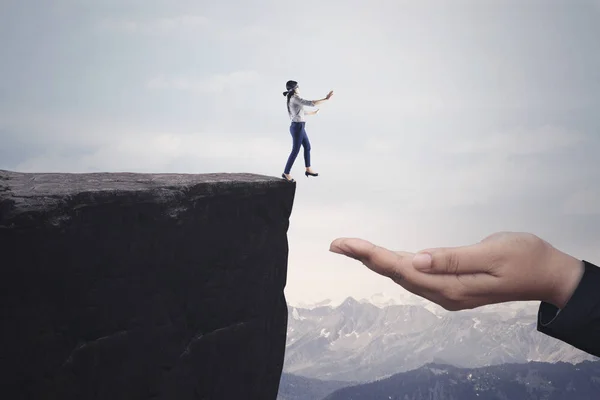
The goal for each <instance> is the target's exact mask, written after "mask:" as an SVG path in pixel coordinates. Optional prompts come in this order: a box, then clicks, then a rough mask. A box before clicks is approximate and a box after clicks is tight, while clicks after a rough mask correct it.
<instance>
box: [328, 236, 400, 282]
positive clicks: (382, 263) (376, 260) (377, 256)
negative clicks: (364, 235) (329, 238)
mask: <svg viewBox="0 0 600 400" xmlns="http://www.w3.org/2000/svg"><path fill="white" fill-rule="evenodd" d="M330 251H332V252H334V253H338V254H343V255H345V256H348V257H351V258H353V259H355V260H358V261H360V262H362V263H363V264H365V265H366V266H367V267H368V268H369V269H371V270H372V271H374V272H376V273H378V274H380V275H383V276H386V277H388V278H391V279H393V280H394V281H397V280H401V279H402V267H401V266H400V265H399V264H400V262H401V261H402V260H403V259H405V260H406V258H403V257H402V256H401V255H399V254H396V253H394V252H393V251H390V250H387V249H385V248H383V247H379V246H377V245H375V244H373V243H371V242H368V241H366V240H363V239H355V238H341V239H336V240H334V241H333V242H332V243H331V246H330ZM408 260H409V261H408V263H407V262H406V261H405V265H407V266H410V258H409V259H408Z"/></svg>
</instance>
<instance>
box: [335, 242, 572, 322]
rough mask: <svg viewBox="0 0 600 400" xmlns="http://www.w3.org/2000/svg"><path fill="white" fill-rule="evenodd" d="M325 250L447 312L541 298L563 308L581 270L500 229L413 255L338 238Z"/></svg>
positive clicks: (547, 248)
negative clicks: (471, 241) (474, 239)
mask: <svg viewBox="0 0 600 400" xmlns="http://www.w3.org/2000/svg"><path fill="white" fill-rule="evenodd" d="M330 251H332V252H334V253H339V254H343V255H346V256H348V257H352V258H354V259H356V260H359V261H361V262H362V263H363V264H365V265H366V266H367V267H368V268H370V269H371V270H373V271H375V272H377V273H378V274H381V275H383V276H387V277H389V278H391V279H392V280H393V281H394V282H396V283H397V284H398V285H400V286H402V287H403V288H405V289H406V290H408V291H410V292H412V293H414V294H416V295H418V296H421V297H424V298H426V299H428V300H431V301H433V302H434V303H436V304H439V305H440V306H442V307H444V308H445V309H447V310H451V311H457V310H462V309H471V308H475V307H480V306H484V305H487V304H494V303H503V302H508V301H520V300H521V301H525V300H540V301H545V302H548V303H550V304H553V305H555V306H556V307H558V308H561V309H562V308H563V307H564V306H565V305H566V303H567V301H568V300H569V298H570V297H571V295H572V294H573V292H574V291H575V289H576V288H577V285H578V284H579V281H580V280H581V277H582V276H583V271H584V267H583V263H582V262H581V261H580V260H578V259H576V258H574V257H572V256H570V255H568V254H565V253H563V252H561V251H559V250H558V249H556V248H554V247H552V246H551V245H550V244H549V243H547V242H545V241H544V240H542V239H540V238H539V237H537V236H535V235H533V234H529V233H514V232H500V233H495V234H493V235H491V236H488V237H487V238H485V239H483V240H482V241H481V242H479V243H477V244H474V245H470V246H463V247H451V248H432V249H427V250H423V251H420V252H419V253H417V254H416V255H415V254H413V253H407V252H393V251H390V250H387V249H384V248H382V247H379V246H376V245H374V244H372V243H369V242H367V241H365V240H361V239H349V238H340V239H336V240H335V241H333V242H332V244H331V248H330Z"/></svg>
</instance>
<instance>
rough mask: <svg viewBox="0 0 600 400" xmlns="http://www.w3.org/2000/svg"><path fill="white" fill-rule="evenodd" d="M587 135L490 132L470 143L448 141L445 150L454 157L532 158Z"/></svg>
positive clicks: (545, 129) (553, 130) (548, 130)
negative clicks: (528, 156)
mask: <svg viewBox="0 0 600 400" xmlns="http://www.w3.org/2000/svg"><path fill="white" fill-rule="evenodd" d="M585 140H586V136H585V135H584V134H582V133H580V132H578V131H575V130H571V129H566V128H563V127H559V126H552V125H544V126H539V127H536V128H533V129H532V128H524V127H518V128H513V129H509V130H504V131H495V132H489V133H486V134H485V135H479V137H476V138H472V139H470V140H460V139H459V140H456V141H455V142H453V141H451V140H450V141H448V143H447V147H446V149H447V150H446V151H447V152H448V153H455V154H482V153H485V154H490V153H494V154H499V155H534V154H545V153H552V152H555V151H558V150H564V149H565V148H569V147H573V146H575V145H579V144H581V143H583V142H584V141H585Z"/></svg>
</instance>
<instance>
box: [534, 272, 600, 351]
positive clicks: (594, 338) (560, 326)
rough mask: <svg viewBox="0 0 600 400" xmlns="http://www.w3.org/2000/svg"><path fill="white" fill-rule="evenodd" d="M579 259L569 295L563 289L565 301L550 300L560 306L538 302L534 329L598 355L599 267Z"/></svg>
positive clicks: (599, 321) (599, 313)
mask: <svg viewBox="0 0 600 400" xmlns="http://www.w3.org/2000/svg"><path fill="white" fill-rule="evenodd" d="M580 263H582V264H583V267H584V270H583V276H582V277H581V280H580V281H578V282H577V281H576V282H577V284H576V285H575V288H574V290H573V291H571V295H570V296H569V293H568V292H567V296H568V297H567V301H553V302H552V303H556V304H558V305H559V306H560V305H563V307H561V308H559V307H558V306H557V305H554V304H550V303H548V302H544V301H542V303H541V304H540V308H539V311H538V320H537V330H538V331H539V332H541V333H544V334H546V335H548V336H551V337H553V338H555V339H558V340H561V341H563V342H565V343H568V344H570V345H571V346H574V347H576V348H578V349H580V350H583V351H585V352H587V353H589V354H592V355H595V356H597V357H600V340H599V338H600V268H598V267H597V266H595V265H594V264H591V263H589V262H587V261H580ZM564 267H565V268H568V266H567V265H565V266H564ZM569 297H570V298H569ZM561 303H563V304H561Z"/></svg>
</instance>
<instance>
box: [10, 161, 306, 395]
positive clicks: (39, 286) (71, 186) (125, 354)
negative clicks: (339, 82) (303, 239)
mask: <svg viewBox="0 0 600 400" xmlns="http://www.w3.org/2000/svg"><path fill="white" fill-rule="evenodd" d="M294 194H295V185H292V184H289V183H287V182H284V181H283V180H281V179H279V178H272V177H266V176H260V175H252V174H203V175H182V174H131V173H94V174H60V173H58V174H49V173H44V174H24V173H16V172H10V171H0V260H1V261H0V272H1V273H2V279H0V282H1V283H0V286H1V290H0V304H1V307H2V313H1V316H0V322H1V326H2V330H1V332H2V333H1V334H0V335H1V336H0V367H1V369H2V370H3V371H4V372H3V373H2V374H0V398H6V399H16V398H19V399H61V400H65V399H77V400H81V399H111V400H117V399H127V400H133V399H160V400H167V399H168V400H175V399H177V400H186V399H266V400H268V399H275V398H276V396H277V391H278V385H279V379H280V375H281V370H282V366H283V358H284V352H285V338H286V326H287V306H286V301H285V297H284V292H283V291H284V287H285V282H286V271H287V255H288V243H287V229H288V224H289V217H290V214H291V211H292V205H293V200H294Z"/></svg>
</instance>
